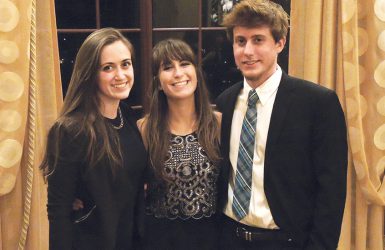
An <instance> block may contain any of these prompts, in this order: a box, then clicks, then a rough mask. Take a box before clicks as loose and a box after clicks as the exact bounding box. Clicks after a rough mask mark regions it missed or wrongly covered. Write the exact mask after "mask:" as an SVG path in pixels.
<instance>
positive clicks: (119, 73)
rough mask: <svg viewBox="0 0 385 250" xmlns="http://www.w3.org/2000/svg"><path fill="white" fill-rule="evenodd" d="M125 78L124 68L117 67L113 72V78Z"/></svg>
mask: <svg viewBox="0 0 385 250" xmlns="http://www.w3.org/2000/svg"><path fill="white" fill-rule="evenodd" d="M124 78H125V74H124V70H123V69H121V68H117V69H116V72H115V80H123V79H124Z"/></svg>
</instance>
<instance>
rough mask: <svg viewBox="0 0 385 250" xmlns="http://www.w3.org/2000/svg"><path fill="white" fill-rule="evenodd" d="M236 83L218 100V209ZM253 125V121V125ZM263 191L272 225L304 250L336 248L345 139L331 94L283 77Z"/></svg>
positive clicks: (222, 195) (222, 199) (272, 122)
mask: <svg viewBox="0 0 385 250" xmlns="http://www.w3.org/2000/svg"><path fill="white" fill-rule="evenodd" d="M242 87H243V83H242V82H239V83H237V84H235V85H234V86H232V87H230V88H229V89H227V90H226V91H225V92H223V93H222V94H221V95H220V96H219V97H218V99H217V108H218V110H219V111H220V112H222V113H223V116H222V132H221V143H222V145H221V152H222V154H223V156H224V159H223V163H222V166H221V167H222V169H221V173H220V176H219V183H218V188H219V206H218V207H219V209H221V211H223V208H224V206H225V204H226V202H227V191H228V181H229V177H230V173H231V168H232V167H231V163H230V161H229V147H230V145H229V144H230V131H231V123H232V118H233V113H234V106H235V103H236V100H237V96H238V94H239V92H240V90H241V88H242ZM257 122H258V121H257ZM264 168H265V171H264V190H265V193H266V198H267V202H268V204H269V206H270V209H271V212H272V215H273V218H274V221H275V223H276V224H277V225H278V226H279V227H280V228H281V229H282V230H284V231H286V232H287V233H289V234H291V235H292V236H293V238H294V240H296V241H298V242H299V243H300V244H302V245H303V247H304V248H306V249H312V250H314V249H336V248H337V244H338V239H339V235H340V229H341V222H342V216H343V210H344V205H345V197H346V174H347V141H346V125H345V119H344V114H343V111H342V109H341V105H340V103H339V100H338V97H337V95H336V94H335V92H333V91H331V90H329V89H327V88H325V87H322V86H320V85H317V84H314V83H311V82H308V81H305V80H301V79H297V78H293V77H290V76H288V75H287V74H286V73H283V75H282V79H281V82H280V85H279V87H278V92H277V95H276V99H275V103H274V106H273V111H272V115H271V120H270V126H269V132H268V137H267V142H266V151H265V166H264Z"/></svg>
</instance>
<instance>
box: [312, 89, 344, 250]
mask: <svg viewBox="0 0 385 250" xmlns="http://www.w3.org/2000/svg"><path fill="white" fill-rule="evenodd" d="M320 100H321V101H320V102H319V112H317V114H316V125H315V129H314V134H313V143H312V144H313V146H312V147H313V150H312V152H313V153H312V160H313V163H314V165H315V173H316V176H317V177H316V178H317V183H318V188H317V193H316V204H315V208H314V215H313V223H312V228H311V231H310V237H309V241H308V244H307V246H306V249H309V250H310V249H312V250H315V249H336V248H337V244H338V240H339V235H340V230H341V223H342V217H343V211H344V207H345V198H346V178H347V155H348V154H347V138H346V125H345V118H344V113H343V111H342V108H341V105H340V103H339V100H338V97H337V95H336V94H335V93H334V92H331V91H329V92H327V93H326V94H324V95H323V96H322V98H320Z"/></svg>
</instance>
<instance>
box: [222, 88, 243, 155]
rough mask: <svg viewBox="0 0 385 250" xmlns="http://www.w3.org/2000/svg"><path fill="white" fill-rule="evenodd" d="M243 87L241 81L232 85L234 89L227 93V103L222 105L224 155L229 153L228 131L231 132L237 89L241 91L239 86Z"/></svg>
mask: <svg viewBox="0 0 385 250" xmlns="http://www.w3.org/2000/svg"><path fill="white" fill-rule="evenodd" d="M242 87H243V83H242V82H239V83H237V85H235V86H234V89H233V90H232V91H231V92H230V93H229V95H228V97H227V98H226V100H227V101H228V102H227V105H225V106H224V110H223V117H222V138H223V141H222V143H223V145H224V149H225V150H224V152H223V153H224V154H225V155H226V156H228V155H229V151H230V132H231V124H232V121H233V114H234V109H235V103H236V101H237V97H238V94H239V91H241V88H242Z"/></svg>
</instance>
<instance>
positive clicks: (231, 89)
mask: <svg viewBox="0 0 385 250" xmlns="http://www.w3.org/2000/svg"><path fill="white" fill-rule="evenodd" d="M242 84H243V82H242V81H241V82H237V83H236V84H234V85H233V86H231V87H229V88H227V89H225V90H224V91H223V92H222V93H221V94H220V95H219V96H218V97H217V100H221V99H224V98H226V97H227V96H229V95H232V94H234V93H238V92H239V90H240V89H241V88H242Z"/></svg>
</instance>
